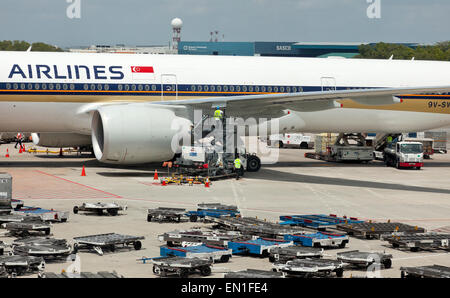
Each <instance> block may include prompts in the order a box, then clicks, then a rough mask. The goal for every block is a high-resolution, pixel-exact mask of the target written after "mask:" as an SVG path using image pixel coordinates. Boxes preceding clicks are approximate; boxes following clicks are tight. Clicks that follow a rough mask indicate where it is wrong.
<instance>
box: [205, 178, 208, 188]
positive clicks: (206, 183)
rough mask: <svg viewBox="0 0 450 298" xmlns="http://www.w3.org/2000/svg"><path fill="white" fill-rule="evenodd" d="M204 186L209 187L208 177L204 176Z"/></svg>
mask: <svg viewBox="0 0 450 298" xmlns="http://www.w3.org/2000/svg"><path fill="white" fill-rule="evenodd" d="M205 187H209V178H206V181H205Z"/></svg>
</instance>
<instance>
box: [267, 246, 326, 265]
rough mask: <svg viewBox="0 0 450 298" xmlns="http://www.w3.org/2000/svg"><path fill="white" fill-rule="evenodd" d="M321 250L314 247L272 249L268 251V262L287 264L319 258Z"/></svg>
mask: <svg viewBox="0 0 450 298" xmlns="http://www.w3.org/2000/svg"><path fill="white" fill-rule="evenodd" d="M322 256H323V249H322V248H316V247H304V246H298V245H295V246H289V247H273V248H271V249H270V250H269V261H270V262H272V263H273V262H287V261H289V260H293V259H302V258H319V259H320V258H321V257H322Z"/></svg>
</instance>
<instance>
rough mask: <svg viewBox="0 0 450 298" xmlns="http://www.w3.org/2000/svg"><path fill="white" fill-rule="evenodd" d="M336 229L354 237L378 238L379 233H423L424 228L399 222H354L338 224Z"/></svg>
mask: <svg viewBox="0 0 450 298" xmlns="http://www.w3.org/2000/svg"><path fill="white" fill-rule="evenodd" d="M337 229H338V230H341V231H345V232H347V234H349V235H351V236H355V237H365V238H366V239H373V238H377V239H379V238H380V237H381V235H384V234H392V233H394V232H396V233H398V232H401V233H424V232H425V229H424V228H421V227H418V226H410V225H407V224H403V223H399V222H392V223H391V222H384V223H374V222H362V223H354V224H338V225H337Z"/></svg>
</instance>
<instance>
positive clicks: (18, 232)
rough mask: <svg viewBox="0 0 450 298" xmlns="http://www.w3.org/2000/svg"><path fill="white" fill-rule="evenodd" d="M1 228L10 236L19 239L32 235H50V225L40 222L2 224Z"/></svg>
mask: <svg viewBox="0 0 450 298" xmlns="http://www.w3.org/2000/svg"><path fill="white" fill-rule="evenodd" d="M2 226H3V227H4V228H5V229H6V230H8V231H9V233H10V234H12V235H14V236H19V237H25V236H28V235H30V234H32V233H43V234H45V235H50V224H48V223H45V222H42V221H22V222H8V223H4V224H2Z"/></svg>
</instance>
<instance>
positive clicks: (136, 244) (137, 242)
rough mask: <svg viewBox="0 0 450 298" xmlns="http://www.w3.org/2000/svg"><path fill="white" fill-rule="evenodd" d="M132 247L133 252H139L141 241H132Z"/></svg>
mask: <svg viewBox="0 0 450 298" xmlns="http://www.w3.org/2000/svg"><path fill="white" fill-rule="evenodd" d="M133 247H134V249H135V250H140V249H141V248H142V243H141V241H134V242H133Z"/></svg>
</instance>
